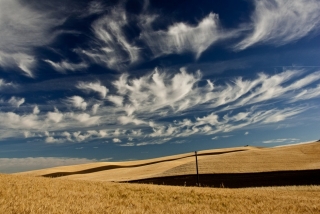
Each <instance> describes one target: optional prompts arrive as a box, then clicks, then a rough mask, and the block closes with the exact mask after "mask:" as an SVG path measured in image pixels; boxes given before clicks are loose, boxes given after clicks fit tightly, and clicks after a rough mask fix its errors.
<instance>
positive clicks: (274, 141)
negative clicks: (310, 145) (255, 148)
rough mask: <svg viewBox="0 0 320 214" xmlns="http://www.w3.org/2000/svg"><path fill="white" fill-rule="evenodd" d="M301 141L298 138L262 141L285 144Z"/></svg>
mask: <svg viewBox="0 0 320 214" xmlns="http://www.w3.org/2000/svg"><path fill="white" fill-rule="evenodd" d="M297 141H299V139H296V138H279V139H272V140H266V141H262V143H283V142H290V143H293V142H297Z"/></svg>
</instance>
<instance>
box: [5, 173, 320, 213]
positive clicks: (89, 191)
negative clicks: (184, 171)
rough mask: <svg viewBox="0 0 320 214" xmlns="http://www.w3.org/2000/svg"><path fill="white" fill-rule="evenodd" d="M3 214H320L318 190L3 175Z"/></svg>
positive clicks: (317, 187)
mask: <svg viewBox="0 0 320 214" xmlns="http://www.w3.org/2000/svg"><path fill="white" fill-rule="evenodd" d="M0 210H1V213H6V214H13V213H35V214H37V213H64V214H65V213H130V214H131V213H133V214H134V213H139V214H140V213H204V214H205V213H240V214H241V213H281V214H282V213H320V187H319V186H300V187H295V186H293V187H277V188H275V187H269V188H243V189H222V188H220V189H216V188H196V187H174V186H158V185H144V184H118V183H110V182H93V181H73V180H65V179H51V178H42V177H31V176H17V175H2V174H0Z"/></svg>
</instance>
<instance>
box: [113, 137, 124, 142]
mask: <svg viewBox="0 0 320 214" xmlns="http://www.w3.org/2000/svg"><path fill="white" fill-rule="evenodd" d="M112 141H113V142H114V143H121V142H122V141H121V140H120V139H119V138H113V139H112Z"/></svg>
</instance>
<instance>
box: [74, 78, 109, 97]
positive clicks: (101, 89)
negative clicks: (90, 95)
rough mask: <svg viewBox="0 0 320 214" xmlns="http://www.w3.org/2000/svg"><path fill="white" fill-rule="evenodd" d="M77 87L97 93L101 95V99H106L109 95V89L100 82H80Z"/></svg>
mask: <svg viewBox="0 0 320 214" xmlns="http://www.w3.org/2000/svg"><path fill="white" fill-rule="evenodd" d="M76 87H77V88H79V89H81V90H83V91H86V92H89V91H94V92H97V93H99V94H100V97H101V98H105V97H106V95H107V93H108V92H109V89H107V88H106V87H105V86H103V85H101V83H100V82H79V84H78V85H77V86H76Z"/></svg>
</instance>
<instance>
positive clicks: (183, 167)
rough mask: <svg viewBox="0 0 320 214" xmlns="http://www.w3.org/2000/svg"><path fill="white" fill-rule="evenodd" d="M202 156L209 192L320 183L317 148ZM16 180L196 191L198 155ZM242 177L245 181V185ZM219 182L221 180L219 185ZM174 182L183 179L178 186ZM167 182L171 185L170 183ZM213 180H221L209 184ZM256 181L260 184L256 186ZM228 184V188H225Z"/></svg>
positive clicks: (102, 165)
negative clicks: (55, 179) (192, 187)
mask: <svg viewBox="0 0 320 214" xmlns="http://www.w3.org/2000/svg"><path fill="white" fill-rule="evenodd" d="M198 154H199V156H198V161H199V173H200V177H201V178H202V179H201V181H200V183H202V184H204V185H206V186H216V187H217V186H220V185H221V184H223V185H224V186H226V187H249V186H271V185H275V186H279V185H280V186H283V185H309V184H319V179H317V177H319V172H320V171H319V170H320V143H319V142H313V143H307V144H299V145H291V146H284V147H273V148H256V147H250V146H247V147H237V148H228V149H216V150H206V151H200V152H199V153H198ZM261 173H264V174H261ZM281 173H282V174H281ZM17 174H20V175H31V176H45V177H58V179H72V180H89V181H116V182H127V181H129V182H131V181H134V182H140V181H141V182H144V183H158V184H173V185H185V184H186V185H195V176H194V174H195V157H194V153H187V154H181V155H174V156H168V157H162V158H155V159H148V160H140V161H128V162H100V163H90V164H82V165H75V166H63V167H55V168H50V169H44V170H35V171H29V172H23V173H17ZM239 175H241V176H242V177H246V178H245V179H244V180H243V181H242V183H243V184H241V185H240V182H239ZM179 176H180V177H179ZM181 176H188V177H181ZM219 176H222V178H221V179H220V178H219ZM231 176H238V177H235V178H234V179H233V180H234V181H227V180H228V178H230V177H231ZM279 176H280V177H279ZM155 178H156V180H155ZM172 178H179V179H180V178H181V179H180V180H179V181H178V182H175V181H173V180H174V179H172ZM168 179H170V180H169V181H168ZM213 179H218V180H217V181H215V182H210V181H211V180H212V181H213ZM263 179H265V180H266V181H263ZM310 179H311V180H310ZM224 180H226V181H224ZM229 180H230V179H229ZM231 180H232V179H231ZM256 180H258V181H261V182H262V183H261V182H260V183H257V182H256ZM272 180H277V181H279V183H270V185H268V182H269V181H272ZM171 181H173V182H171ZM204 181H206V182H204ZM283 181H286V182H287V183H286V182H283ZM228 182H229V185H226V184H228ZM235 183H238V185H236V184H235Z"/></svg>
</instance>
